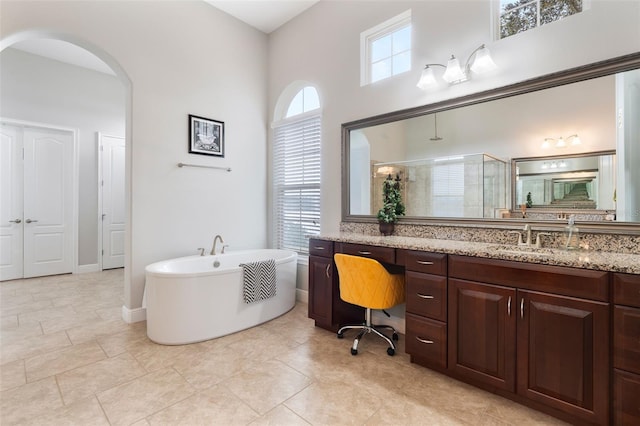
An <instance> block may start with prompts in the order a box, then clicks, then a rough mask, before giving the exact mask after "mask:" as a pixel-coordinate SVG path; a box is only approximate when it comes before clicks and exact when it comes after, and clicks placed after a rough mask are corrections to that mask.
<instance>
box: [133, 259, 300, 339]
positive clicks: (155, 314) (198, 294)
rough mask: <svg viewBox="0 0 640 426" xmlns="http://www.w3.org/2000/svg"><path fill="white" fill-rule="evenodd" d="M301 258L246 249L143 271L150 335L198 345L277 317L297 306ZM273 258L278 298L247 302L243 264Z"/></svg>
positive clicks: (166, 263) (168, 262) (167, 262)
mask: <svg viewBox="0 0 640 426" xmlns="http://www.w3.org/2000/svg"><path fill="white" fill-rule="evenodd" d="M297 257H298V255H297V253H296V252H294V251H288V250H271V249H265V250H247V251H237V252H230V253H226V254H221V255H216V256H211V255H208V256H197V255H196V256H188V257H181V258H177V259H170V260H165V261H162V262H157V263H153V264H151V265H148V266H147V267H146V269H145V271H146V272H145V277H146V284H145V293H146V294H145V297H146V306H147V335H148V336H149V339H151V340H153V341H154V342H156V343H161V344H164V345H182V344H187V343H194V342H200V341H203V340H209V339H213V338H215V337H220V336H224V335H226V334H231V333H234V332H236V331H240V330H244V329H247V328H250V327H253V326H256V325H258V324H262V323H263V322H266V321H269V320H271V319H273V318H275V317H278V316H280V315H282V314H284V313H285V312H287V311H289V310H290V309H292V308H293V306H294V305H295V302H296V268H297ZM268 259H274V260H275V261H276V281H277V284H276V295H275V296H274V297H272V298H269V299H265V300H260V301H257V302H254V303H251V304H247V303H245V302H244V298H243V278H242V268H241V267H240V266H239V265H240V264H241V263H246V262H257V261H261V260H268Z"/></svg>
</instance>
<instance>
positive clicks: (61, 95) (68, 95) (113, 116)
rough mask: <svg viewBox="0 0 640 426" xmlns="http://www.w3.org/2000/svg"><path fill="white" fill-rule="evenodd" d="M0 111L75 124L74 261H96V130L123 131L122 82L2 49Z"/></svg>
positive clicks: (6, 115) (10, 115)
mask: <svg viewBox="0 0 640 426" xmlns="http://www.w3.org/2000/svg"><path fill="white" fill-rule="evenodd" d="M0 117H4V118H13V119H17V120H27V121H35V122H39V123H46V124H53V125H58V126H64V127H72V128H76V129H78V130H79V132H78V142H79V143H78V146H79V156H78V157H79V182H78V183H79V191H78V195H79V208H78V264H79V265H93V264H97V263H98V225H99V223H98V151H97V142H96V132H103V133H107V134H111V135H117V136H124V134H125V89H124V87H123V85H122V83H120V81H118V79H117V78H116V77H114V76H111V75H108V74H104V73H100V72H96V71H92V70H88V69H86V68H80V67H76V66H73V65H69V64H65V63H62V62H58V61H54V60H51V59H46V58H43V57H42V56H36V55H32V54H30V53H25V52H22V51H20V50H16V49H5V50H4V51H2V52H0Z"/></svg>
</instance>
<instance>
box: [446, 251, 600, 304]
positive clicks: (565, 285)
mask: <svg viewBox="0 0 640 426" xmlns="http://www.w3.org/2000/svg"><path fill="white" fill-rule="evenodd" d="M448 264H449V278H460V279H463V280H469V281H477V282H483V283H488V284H497V285H502V286H509V287H517V288H522V289H525V290H533V291H541V292H545V293H552V294H558V295H562V296H573V297H579V298H582V299H591V300H598V301H600V302H609V295H610V292H609V272H606V271H592V270H589V269H579V268H568V267H565V266H551V265H539V264H534V263H523V262H513V261H510V260H498V259H484V258H481V257H469V256H459V255H450V256H449V259H448Z"/></svg>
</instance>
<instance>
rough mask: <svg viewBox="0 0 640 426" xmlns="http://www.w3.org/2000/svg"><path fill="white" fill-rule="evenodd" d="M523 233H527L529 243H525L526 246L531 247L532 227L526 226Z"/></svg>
mask: <svg viewBox="0 0 640 426" xmlns="http://www.w3.org/2000/svg"><path fill="white" fill-rule="evenodd" d="M523 231H524V232H526V233H527V241H526V242H525V243H524V245H525V246H530V245H531V225H529V224H528V223H527V224H526V225H524V229H523Z"/></svg>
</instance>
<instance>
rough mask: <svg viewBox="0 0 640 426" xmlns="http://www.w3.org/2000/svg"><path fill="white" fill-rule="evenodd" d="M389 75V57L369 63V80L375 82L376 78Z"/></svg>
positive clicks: (379, 78)
mask: <svg viewBox="0 0 640 426" xmlns="http://www.w3.org/2000/svg"><path fill="white" fill-rule="evenodd" d="M390 76H391V59H385V60H384V61H380V62H376V63H374V64H371V82H372V83H375V82H376V81H378V80H382V79H383V78H387V77H390Z"/></svg>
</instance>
